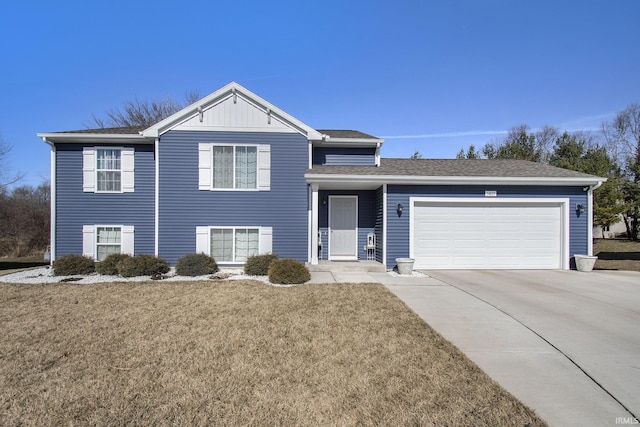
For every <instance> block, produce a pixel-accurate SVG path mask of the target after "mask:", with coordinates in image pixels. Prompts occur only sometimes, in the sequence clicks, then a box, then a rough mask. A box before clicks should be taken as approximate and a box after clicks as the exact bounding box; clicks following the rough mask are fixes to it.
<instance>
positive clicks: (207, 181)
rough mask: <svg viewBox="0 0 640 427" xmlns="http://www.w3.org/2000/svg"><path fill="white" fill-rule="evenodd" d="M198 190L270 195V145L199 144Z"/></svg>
mask: <svg viewBox="0 0 640 427" xmlns="http://www.w3.org/2000/svg"><path fill="white" fill-rule="evenodd" d="M198 189H199V190H208V191H228V190H236V191H243V190H244V191H247V190H248V191H252V190H253V191H270V190H271V146H270V145H269V144H256V145H232V144H211V143H204V142H203V143H200V144H198Z"/></svg>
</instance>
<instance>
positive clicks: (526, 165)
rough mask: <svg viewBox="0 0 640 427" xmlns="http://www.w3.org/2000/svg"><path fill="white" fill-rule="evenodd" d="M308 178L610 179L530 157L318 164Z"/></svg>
mask: <svg viewBox="0 0 640 427" xmlns="http://www.w3.org/2000/svg"><path fill="white" fill-rule="evenodd" d="M305 178H306V179H307V182H309V183H311V182H316V183H335V184H337V183H346V182H353V183H357V182H368V183H371V185H380V184H383V183H389V184H429V185H437V184H467V185H468V184H496V185H497V184H501V183H502V184H522V185H538V184H540V185H595V184H597V183H598V182H603V181H606V179H605V178H600V177H597V176H593V175H588V174H585V173H581V172H576V171H571V170H568V169H562V168H557V167H554V166H549V165H545V164H542V163H534V162H529V161H526V160H504V159H498V160H487V159H396V158H382V159H380V166H377V167H376V166H327V165H318V166H313V167H312V168H311V169H308V170H307V171H306V173H305Z"/></svg>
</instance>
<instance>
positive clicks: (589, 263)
mask: <svg viewBox="0 0 640 427" xmlns="http://www.w3.org/2000/svg"><path fill="white" fill-rule="evenodd" d="M573 257H574V258H575V260H576V268H577V269H578V271H591V270H593V266H594V265H595V264H596V260H597V259H598V257H597V256H589V255H574V256H573Z"/></svg>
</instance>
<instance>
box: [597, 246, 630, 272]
mask: <svg viewBox="0 0 640 427" xmlns="http://www.w3.org/2000/svg"><path fill="white" fill-rule="evenodd" d="M593 254H594V255H598V261H596V265H595V268H596V269H600V270H632V271H640V242H634V241H631V240H626V239H595V240H594V241H593Z"/></svg>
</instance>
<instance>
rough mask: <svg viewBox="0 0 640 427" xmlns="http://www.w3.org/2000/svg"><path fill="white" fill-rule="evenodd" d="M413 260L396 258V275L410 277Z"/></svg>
mask: <svg viewBox="0 0 640 427" xmlns="http://www.w3.org/2000/svg"><path fill="white" fill-rule="evenodd" d="M414 261H415V260H414V259H413V258H396V264H397V265H398V273H400V274H405V275H408V276H410V275H411V272H412V271H413V263H414Z"/></svg>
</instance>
